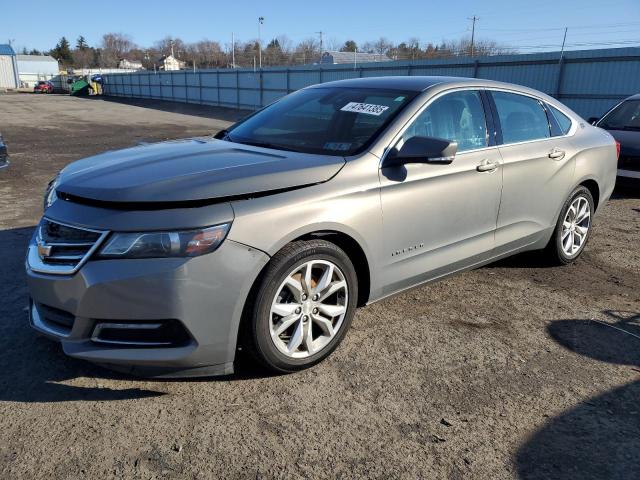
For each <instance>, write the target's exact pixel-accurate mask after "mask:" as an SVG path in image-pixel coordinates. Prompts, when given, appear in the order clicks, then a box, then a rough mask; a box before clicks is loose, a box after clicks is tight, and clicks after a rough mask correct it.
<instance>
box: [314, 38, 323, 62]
mask: <svg viewBox="0 0 640 480" xmlns="http://www.w3.org/2000/svg"><path fill="white" fill-rule="evenodd" d="M316 33H317V34H318V35H320V62H319V63H322V53H323V51H322V34H323V33H324V32H323V31H322V30H320V31H319V32H316Z"/></svg>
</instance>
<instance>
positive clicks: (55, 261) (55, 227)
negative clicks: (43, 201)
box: [28, 218, 107, 274]
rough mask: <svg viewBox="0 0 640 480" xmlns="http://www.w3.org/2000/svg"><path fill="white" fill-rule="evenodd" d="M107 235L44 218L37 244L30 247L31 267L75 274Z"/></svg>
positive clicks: (37, 269) (43, 270)
mask: <svg viewBox="0 0 640 480" xmlns="http://www.w3.org/2000/svg"><path fill="white" fill-rule="evenodd" d="M106 234H107V232H102V231H97V230H91V229H87V228H81V227H72V226H70V225H64V224H62V223H58V222H54V221H52V220H49V219H47V218H43V219H42V221H41V222H40V225H38V230H37V232H36V235H35V243H32V244H31V245H30V246H29V253H28V260H29V266H30V267H31V269H32V270H35V271H38V272H44V273H59V274H65V273H67V274H68V273H74V272H75V271H77V270H78V268H80V267H81V266H82V264H83V263H84V262H85V261H86V260H87V259H88V258H89V256H90V255H91V254H92V253H93V251H94V250H95V249H96V248H97V247H98V246H99V244H100V243H101V242H102V240H103V239H104V237H105V236H106Z"/></svg>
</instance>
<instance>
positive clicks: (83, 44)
mask: <svg viewBox="0 0 640 480" xmlns="http://www.w3.org/2000/svg"><path fill="white" fill-rule="evenodd" d="M88 46H89V44H88V43H87V40H86V39H85V38H84V36H82V35H80V36H79V37H78V40H76V48H77V49H78V50H85V49H86V48H87V47H88Z"/></svg>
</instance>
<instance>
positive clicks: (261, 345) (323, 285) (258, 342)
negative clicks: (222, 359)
mask: <svg viewBox="0 0 640 480" xmlns="http://www.w3.org/2000/svg"><path fill="white" fill-rule="evenodd" d="M357 298H358V282H357V277H356V273H355V269H354V267H353V264H352V263H351V261H350V260H349V257H348V256H347V255H346V254H345V252H344V251H343V250H342V249H340V248H339V247H338V246H336V245H335V244H333V243H331V242H327V241H325V240H320V239H317V240H303V241H296V242H293V243H290V244H289V245H287V246H286V247H284V248H283V249H282V250H281V251H280V252H278V253H277V254H276V255H275V256H274V257H273V258H272V259H271V262H270V263H269V265H268V266H267V269H266V271H265V273H264V275H263V276H262V279H261V281H260V284H259V287H258V289H257V295H256V296H255V301H254V303H253V304H252V305H251V306H250V309H249V310H250V311H249V315H248V318H247V319H246V322H247V332H246V337H247V338H246V339H245V340H246V341H245V344H246V345H247V347H248V348H249V350H250V351H251V353H252V354H253V356H254V357H255V358H256V359H257V360H258V361H259V362H260V363H261V364H262V365H263V366H265V367H267V368H268V369H270V370H272V371H275V372H279V373H287V372H293V371H296V370H301V369H304V368H307V367H310V366H311V365H314V364H316V363H318V362H319V361H321V360H323V359H324V358H326V357H327V356H328V355H329V354H330V353H331V352H332V351H333V350H335V348H336V347H337V346H338V344H339V343H340V342H341V341H342V339H343V338H344V336H345V335H346V333H347V330H348V329H349V326H350V325H351V320H352V319H353V315H354V313H355V309H356V303H357Z"/></svg>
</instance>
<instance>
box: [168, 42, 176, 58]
mask: <svg viewBox="0 0 640 480" xmlns="http://www.w3.org/2000/svg"><path fill="white" fill-rule="evenodd" d="M169 43H170V44H171V56H172V57H173V58H176V56H175V55H174V54H173V44H174V43H175V42H174V41H173V39H172V40H171V41H170V42H169Z"/></svg>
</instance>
